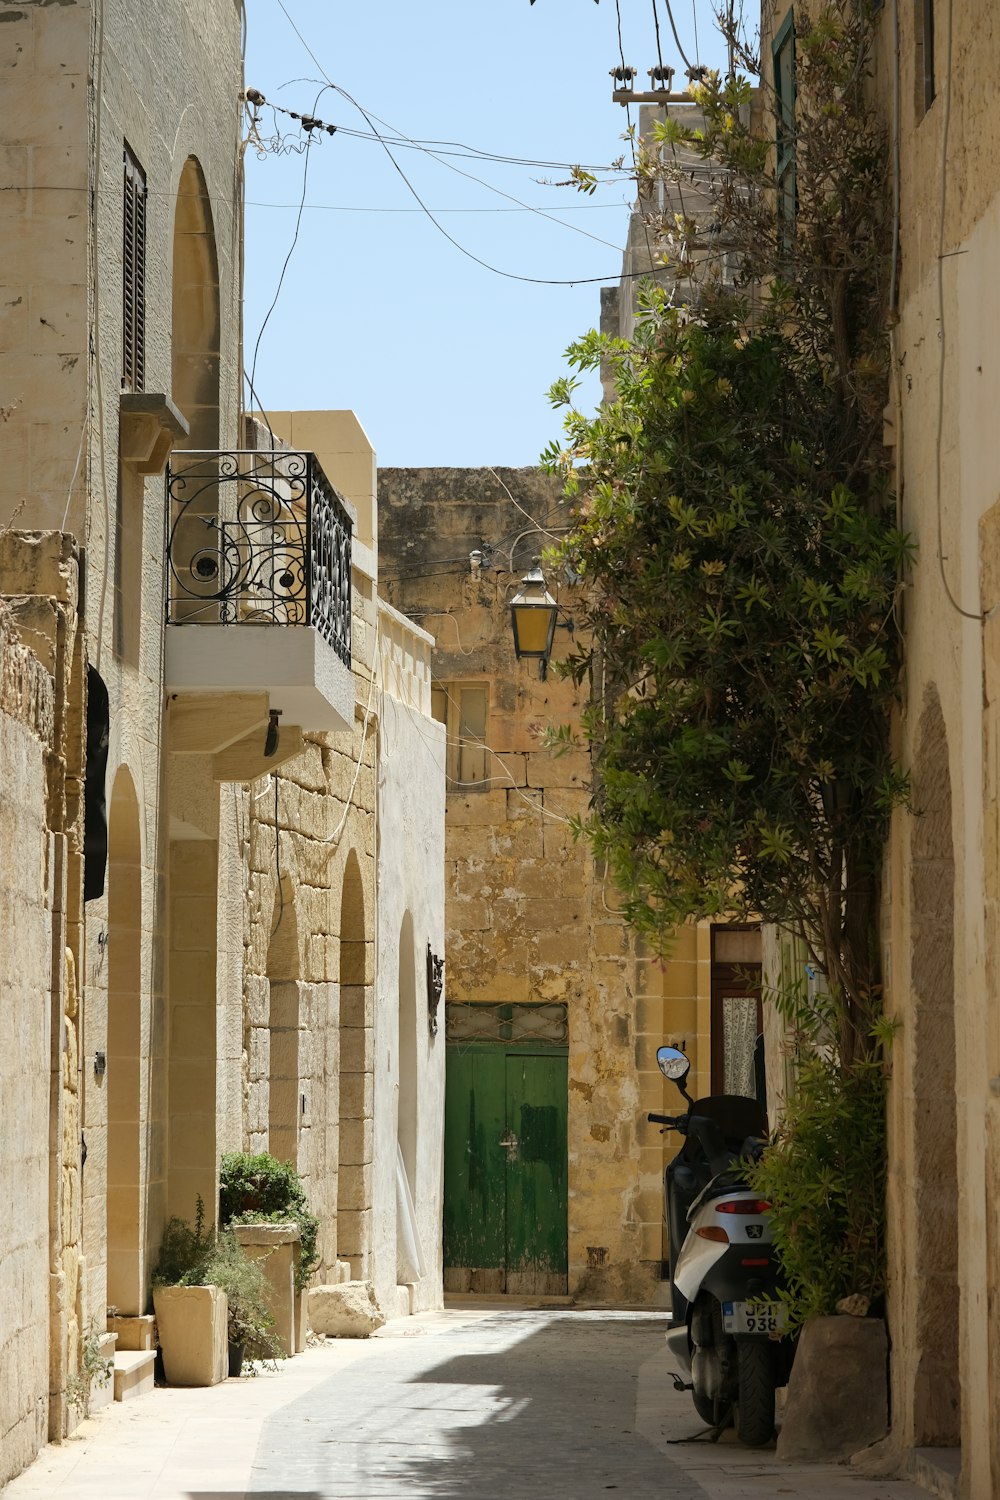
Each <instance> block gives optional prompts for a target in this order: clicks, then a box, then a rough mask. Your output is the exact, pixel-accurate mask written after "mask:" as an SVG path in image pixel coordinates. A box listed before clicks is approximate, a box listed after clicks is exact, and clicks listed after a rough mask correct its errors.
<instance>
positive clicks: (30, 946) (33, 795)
mask: <svg viewBox="0 0 1000 1500" xmlns="http://www.w3.org/2000/svg"><path fill="white" fill-rule="evenodd" d="M54 720H55V700H54V693H53V685H52V681H51V679H50V678H49V676H48V674H47V673H46V672H45V671H44V669H43V668H42V667H41V665H40V664H39V662H38V660H37V658H36V657H35V656H34V655H33V654H32V653H31V652H29V651H28V650H26V649H25V647H24V646H23V645H22V644H21V642H20V639H19V637H18V635H17V632H16V629H15V628H14V627H13V625H12V622H11V618H10V615H9V613H8V611H7V610H6V608H5V607H3V606H0V764H2V766H3V768H4V771H3V776H2V778H0V953H2V954H3V955H4V961H3V963H2V965H0V1018H2V1021H0V1029H2V1033H3V1036H2V1043H0V1095H2V1098H3V1112H4V1121H5V1127H4V1148H3V1152H2V1153H0V1186H2V1191H0V1200H2V1202H3V1203H4V1205H5V1209H4V1213H3V1215H2V1218H0V1488H2V1486H3V1485H4V1484H5V1483H6V1481H7V1480H8V1479H10V1478H11V1477H12V1476H13V1475H14V1474H16V1473H17V1472H18V1471H19V1470H20V1469H21V1468H23V1467H24V1465H25V1464H26V1463H28V1462H30V1460H31V1459H32V1458H33V1457H34V1455H35V1453H36V1452H37V1451H38V1449H39V1448H40V1447H41V1445H42V1444H43V1443H44V1442H45V1440H46V1438H47V1436H48V1395H49V1296H48V1294H49V1088H50V1069H51V1066H52V1052H51V1032H52V995H51V979H52V938H53V913H52V895H53V891H52V887H51V884H50V873H49V872H50V862H51V851H50V841H49V834H48V830H47V828H46V817H45V811H46V801H47V796H46V765H45V757H46V751H47V749H48V748H49V747H50V746H51V745H52V743H53V731H54ZM15 954H16V955H17V958H16V961H12V958H13V955H15ZM61 1020H62V1017H61V1015H59V1016H57V1017H56V1023H55V1031H56V1035H57V1036H58V1034H59V1030H60V1022H61ZM67 1040H69V1038H68V1036H67ZM59 1062H60V1056H59V1053H58V1052H57V1053H56V1063H57V1065H58V1064H59ZM67 1062H68V1064H69V1071H70V1072H71V1073H72V1082H73V1084H74V1085H75V1084H76V1081H77V1080H76V1076H75V1073H76V1067H75V1065H76V1055H75V1049H74V1051H73V1052H72V1053H71V1054H70V1055H69V1056H68V1058H67ZM73 1148H74V1149H73V1151H72V1155H71V1157H70V1161H72V1163H73V1182H72V1188H73V1190H75V1192H76V1194H77V1197H78V1196H79V1144H78V1141H74V1142H73Z"/></svg>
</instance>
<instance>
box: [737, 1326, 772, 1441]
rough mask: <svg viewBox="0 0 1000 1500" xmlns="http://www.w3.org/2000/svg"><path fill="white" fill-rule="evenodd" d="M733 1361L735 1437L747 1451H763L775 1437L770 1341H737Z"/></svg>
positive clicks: (754, 1339)
mask: <svg viewBox="0 0 1000 1500" xmlns="http://www.w3.org/2000/svg"><path fill="white" fill-rule="evenodd" d="M736 1359H737V1366H738V1371H739V1394H738V1396H737V1398H736V1401H735V1403H734V1408H733V1415H734V1417H735V1420H736V1436H737V1438H738V1439H739V1441H740V1442H741V1443H743V1444H745V1445H746V1447H748V1448H763V1447H764V1446H765V1445H766V1444H767V1443H769V1442H770V1441H771V1439H772V1438H773V1437H774V1348H773V1346H772V1344H771V1341H770V1340H769V1339H756V1338H738V1339H737V1340H736Z"/></svg>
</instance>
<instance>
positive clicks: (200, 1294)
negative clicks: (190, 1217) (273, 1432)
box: [153, 1197, 228, 1385]
mask: <svg viewBox="0 0 1000 1500" xmlns="http://www.w3.org/2000/svg"><path fill="white" fill-rule="evenodd" d="M214 1251H215V1233H214V1231H213V1229H212V1228H211V1226H209V1227H208V1228H207V1229H206V1227H205V1205H204V1203H203V1201H202V1199H201V1198H200V1197H199V1198H198V1200H197V1209H196V1212H195V1220H194V1224H189V1223H188V1222H187V1220H185V1219H179V1218H173V1219H171V1220H170V1221H169V1222H168V1224H167V1226H166V1228H165V1229H164V1231H163V1239H162V1241H161V1244H160V1254H159V1258H158V1260H157V1262H156V1265H155V1266H154V1268H153V1309H154V1311H155V1313H156V1329H157V1336H158V1338H159V1343H160V1349H161V1351H162V1354H163V1370H164V1374H165V1375H166V1378H167V1382H168V1384H170V1385H217V1384H218V1382H219V1381H220V1380H224V1379H225V1377H226V1370H227V1368H228V1359H227V1338H226V1324H227V1305H226V1294H225V1292H224V1291H222V1290H221V1288H219V1287H218V1286H213V1285H212V1284H211V1283H210V1281H209V1275H208V1269H209V1264H210V1262H211V1258H212V1255H213V1254H214Z"/></svg>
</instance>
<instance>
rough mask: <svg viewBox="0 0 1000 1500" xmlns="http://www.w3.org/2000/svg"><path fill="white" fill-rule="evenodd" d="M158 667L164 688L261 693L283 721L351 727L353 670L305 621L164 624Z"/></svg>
mask: <svg viewBox="0 0 1000 1500" xmlns="http://www.w3.org/2000/svg"><path fill="white" fill-rule="evenodd" d="M164 665H165V679H166V681H165V686H166V689H167V691H168V692H171V693H216V694H219V695H220V696H221V695H223V694H225V693H237V692H239V693H242V692H249V691H255V692H266V693H267V694H268V698H269V701H270V707H271V708H272V709H278V710H279V711H280V713H281V717H282V721H283V722H284V723H285V724H297V725H300V726H301V727H302V728H303V729H306V730H329V731H333V732H335V733H342V732H344V731H345V730H350V729H352V728H353V725H354V675H353V673H352V672H351V669H350V668H349V667H347V666H345V665H344V663H343V662H342V661H341V660H340V657H339V656H338V655H337V653H336V652H335V651H334V649H333V647H332V646H329V645H327V643H326V641H324V639H323V637H322V636H321V635H320V634H319V631H317V630H315V629H313V627H312V626H309V625H256V624H250V623H248V622H245V623H243V624H239V625H168V626H167V631H166V661H165V664H164Z"/></svg>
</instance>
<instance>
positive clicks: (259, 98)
mask: <svg viewBox="0 0 1000 1500" xmlns="http://www.w3.org/2000/svg"><path fill="white" fill-rule="evenodd" d="M324 76H325V75H324ZM327 87H336V85H329V84H328V85H327ZM339 92H341V93H343V92H344V91H343V90H339ZM344 97H345V98H349V97H350V96H349V95H347V94H346V93H345V94H344ZM247 101H248V103H249V104H250V105H251V107H252V108H253V109H254V110H257V109H260V108H263V107H267V108H269V109H271V110H274V111H277V112H278V113H280V114H284V115H288V117H289V118H290V119H292V120H297V121H298V122H299V128H300V130H303V131H305V132H306V136H307V139H308V140H309V141H312V140H313V139H316V138H318V136H314V132H322V131H326V132H327V133H328V134H329V135H334V134H338V133H339V134H344V135H346V134H349V133H353V134H354V135H356V136H358V137H360V138H362V139H365V140H377V141H380V142H381V144H382V145H383V146H384V147H385V149H386V152H387V153H388V155H389V159H390V161H392V162H393V165H394V166H395V167H396V170H397V171H398V172H399V173H400V175H401V176H402V177H403V181H404V182H406V184H407V187H409V188H410V191H411V192H413V191H414V190H413V188H412V186H411V184H410V182H409V179H408V178H407V177H406V175H405V174H404V173H403V171H402V168H401V167H399V165H398V163H397V162H396V161H395V159H394V158H393V156H392V153H391V152H390V151H389V148H388V144H387V141H386V140H385V138H383V137H382V136H380V135H379V134H378V133H377V132H376V133H375V134H372V135H368V134H366V133H365V132H362V131H355V132H348V131H347V130H345V129H342V128H341V127H340V126H337V125H328V124H326V122H325V121H324V120H320V119H317V118H316V117H315V116H314V115H301V114H298V113H297V112H296V111H295V110H290V109H285V108H284V106H283V105H281V104H274V103H272V102H270V101H268V100H267V99H265V97H264V95H263V94H262V93H261V92H260V90H259V89H247ZM350 102H351V103H352V104H353V105H354V107H355V109H357V110H359V111H360V113H361V114H363V115H364V117H365V119H366V120H368V121H369V124H370V123H371V120H377V121H378V123H379V124H380V125H382V126H384V127H385V129H386V130H389V131H391V132H392V135H391V137H390V139H391V142H392V145H393V146H394V147H398V146H399V145H402V144H409V145H412V146H415V147H416V148H417V149H418V150H420V151H422V152H423V153H424V155H425V156H429V157H431V159H432V160H433V161H436V162H438V163H439V165H441V166H442V167H447V168H448V170H449V172H457V173H458V175H459V177H465V178H466V179H467V180H468V181H469V182H475V183H476V184H477V185H478V186H479V187H484V188H486V190H487V192H490V193H496V194H497V196H498V197H500V198H506V199H507V200H508V201H509V202H511V203H514V204H516V205H517V207H518V208H522V209H527V210H528V212H529V213H533V214H537V215H538V217H539V218H542V219H548V220H550V221H551V223H553V224H561V225H562V227H563V228H564V229H570V230H572V231H573V233H574V234H582V235H583V236H584V237H585V238H586V239H591V240H595V241H596V242H597V243H598V244H599V245H606V246H607V248H608V249H609V250H617V248H618V246H617V245H613V244H612V243H611V241H610V240H604V239H602V238H601V237H600V235H596V234H591V233H590V231H589V229H581V228H580V227H579V225H577V224H567V223H566V221H565V220H564V219H559V218H557V217H556V215H555V214H551V213H548V212H547V211H546V210H545V209H543V208H535V207H533V206H532V205H531V204H528V203H525V202H524V200H523V198H517V197H515V196H514V194H513V193H507V192H505V191H504V190H503V188H498V187H496V186H495V185H494V184H493V183H491V182H487V181H486V180H485V179H484V178H482V177H477V176H476V175H475V173H473V172H466V171H464V170H463V169H462V168H461V167H457V166H456V165H455V164H454V162H451V161H448V160H447V159H446V158H447V154H448V153H442V152H438V151H432V150H430V148H429V147H428V146H424V145H420V144H419V143H418V142H416V141H409V140H408V138H407V137H401V136H400V134H399V132H398V131H397V130H396V128H395V126H393V125H390V124H389V123H388V121H386V120H382V119H380V118H379V116H378V115H376V114H374V113H372V114H371V116H370V117H369V114H368V113H367V112H366V111H365V110H363V109H362V108H361V105H360V104H358V103H357V102H356V101H355V100H353V99H351V100H350ZM256 121H257V116H256V114H255V115H254V117H253V124H252V125H251V132H252V135H251V138H252V139H253V140H254V141H255V143H256V145H257V149H258V151H259V152H265V153H266V151H267V149H268V143H266V142H263V141H261V140H260V137H259V136H258V135H257V132H256ZM372 130H373V131H374V126H372ZM283 140H284V138H283V137H281V136H280V135H275V136H274V137H273V138H272V141H271V142H270V145H271V148H272V149H273V150H278V149H279V142H283ZM284 149H286V150H288V149H292V148H284ZM567 170H569V171H572V170H573V169H572V168H568V169H567ZM414 196H416V194H415V193H414ZM417 201H418V202H421V200H420V199H419V198H418V199H417ZM424 211H425V212H427V213H428V214H429V213H431V212H432V211H431V210H430V209H426V210H424Z"/></svg>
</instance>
